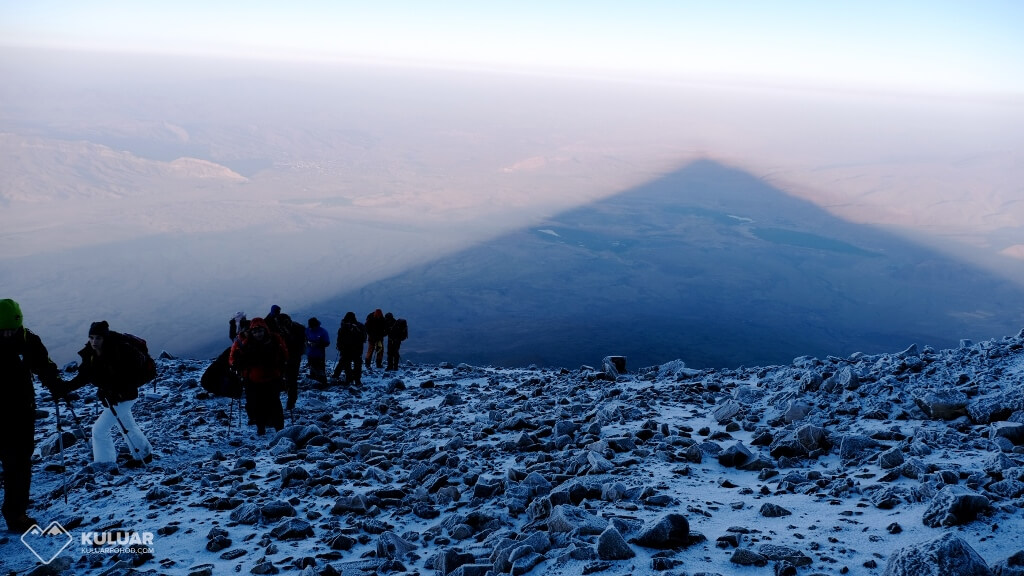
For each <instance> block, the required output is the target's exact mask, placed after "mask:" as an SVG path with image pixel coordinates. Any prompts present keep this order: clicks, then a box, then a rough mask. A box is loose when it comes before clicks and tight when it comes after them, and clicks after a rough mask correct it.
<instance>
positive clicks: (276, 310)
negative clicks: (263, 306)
mask: <svg viewBox="0 0 1024 576" xmlns="http://www.w3.org/2000/svg"><path fill="white" fill-rule="evenodd" d="M280 313H281V307H280V306H278V305H277V304H274V305H273V306H271V307H270V314H267V318H273V317H274V316H277V315H278V314H280Z"/></svg>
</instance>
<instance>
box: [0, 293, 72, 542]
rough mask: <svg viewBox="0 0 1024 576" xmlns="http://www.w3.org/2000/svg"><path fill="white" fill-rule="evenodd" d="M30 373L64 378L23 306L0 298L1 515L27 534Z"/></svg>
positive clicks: (32, 419)
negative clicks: (24, 317)
mask: <svg viewBox="0 0 1024 576" xmlns="http://www.w3.org/2000/svg"><path fill="white" fill-rule="evenodd" d="M32 374H35V375H36V376H38V377H39V380H40V381H41V382H42V383H43V386H45V387H47V388H53V387H54V385H55V384H57V382H59V381H60V376H58V374H57V365H56V364H54V363H53V361H52V360H50V354H49V352H47V351H46V347H45V346H43V342H42V340H40V339H39V336H36V335H35V334H33V333H32V331H30V330H29V329H28V328H25V327H24V326H23V325H22V316H21V307H20V306H19V305H18V303H17V302H15V301H14V300H11V299H9V298H7V299H4V300H0V380H2V381H3V394H4V400H3V402H0V438H3V441H2V442H0V464H3V467H4V504H3V515H4V519H5V520H7V529H8V530H9V531H11V532H17V533H24V532H25V531H26V530H28V529H29V528H31V527H32V526H33V525H35V524H36V521H35V520H33V519H32V518H30V517H29V516H28V503H29V491H30V488H31V484H32V452H33V450H35V425H36V392H35V387H34V386H33V385H32Z"/></svg>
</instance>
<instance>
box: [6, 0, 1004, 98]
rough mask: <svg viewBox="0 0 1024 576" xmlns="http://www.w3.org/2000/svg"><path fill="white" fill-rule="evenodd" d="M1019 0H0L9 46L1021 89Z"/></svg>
mask: <svg viewBox="0 0 1024 576" xmlns="http://www.w3.org/2000/svg"><path fill="white" fill-rule="evenodd" d="M1021 22H1024V3H1021V2H1017V1H1014V0H980V1H977V2H957V1H945V0H940V1H931V0H928V1H923V0H922V1H900V2H892V1H884V0H881V1H876V0H869V1H863V2H855V3H854V2H848V3H837V2H815V1H800V0H782V1H775V2H757V1H747V0H740V1H734V2H697V1H678V0H666V1H655V0H641V1H636V2H628V3H627V2H611V1H603V0H596V1H594V0H588V1H585V2H584V1H561V2H547V1H541V0H523V1H516V2H509V1H503V2H473V1H468V0H465V1H463V0H447V1H437V2H418V1H411V0H410V1H399V0H386V1H380V2H346V1H337V2H336V1H329V0H320V1H317V0H301V1H297V2H287V3H285V2H267V1H245V2H242V1H218V2H208V1H206V0H195V1H193V0H182V1H178V2H173V3H170V2H138V1H129V0H120V1H118V0H100V1H93V2H76V1H73V0H39V1H34V2H21V1H17V0H0V43H2V44H5V45H14V46H33V47H57V48H72V49H82V50H86V49H87V50H102V51H118V52H142V53H169V54H190V55H205V56H210V55H219V56H228V57H246V58H257V59H263V58H272V59H284V60H288V59H299V60H328V61H332V60H364V61H369V62H395V63H418V64H426V65H435V66H436V65H441V66H455V67H470V68H497V69H513V70H521V71H529V72H541V73H544V72H546V73H559V74H564V73H568V72H575V73H579V74H594V75H628V76H635V77H651V78H658V79H666V78H667V79H681V78H690V77H695V76H696V77H705V78H706V77H711V78H716V79H723V80H737V79H742V80H771V81H774V82H779V81H782V82H792V83H798V84H803V83H817V84H828V85H835V86H842V87H851V86H852V87H860V88H867V89H884V90H897V91H914V92H919V91H924V92H958V93H959V92H982V93H1014V94H1020V93H1024V65H1022V63H1024V36H1022V35H1021V34H1019V25H1020V23H1021Z"/></svg>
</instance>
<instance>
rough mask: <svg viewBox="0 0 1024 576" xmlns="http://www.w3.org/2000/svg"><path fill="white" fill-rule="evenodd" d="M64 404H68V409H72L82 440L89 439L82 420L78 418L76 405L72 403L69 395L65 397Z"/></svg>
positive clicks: (72, 415)
mask: <svg viewBox="0 0 1024 576" xmlns="http://www.w3.org/2000/svg"><path fill="white" fill-rule="evenodd" d="M64 404H66V405H67V407H68V410H70V411H71V418H72V419H73V420H74V421H75V426H77V427H78V433H79V434H81V435H82V440H85V439H87V438H88V436H86V435H85V428H83V427H82V421H81V420H79V419H78V414H75V406H74V405H73V404H72V403H71V400H68V399H67V397H65V398H64Z"/></svg>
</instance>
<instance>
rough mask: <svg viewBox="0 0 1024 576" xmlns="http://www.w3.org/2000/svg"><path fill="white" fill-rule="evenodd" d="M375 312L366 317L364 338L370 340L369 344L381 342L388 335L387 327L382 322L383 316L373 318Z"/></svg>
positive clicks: (384, 322) (385, 323)
mask: <svg viewBox="0 0 1024 576" xmlns="http://www.w3.org/2000/svg"><path fill="white" fill-rule="evenodd" d="M374 314H376V312H371V313H370V315H369V316H367V317H366V336H367V337H368V338H369V339H370V342H377V341H378V340H383V339H384V337H385V336H387V335H388V325H387V322H386V321H385V320H384V316H383V315H381V316H375V315H374Z"/></svg>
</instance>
